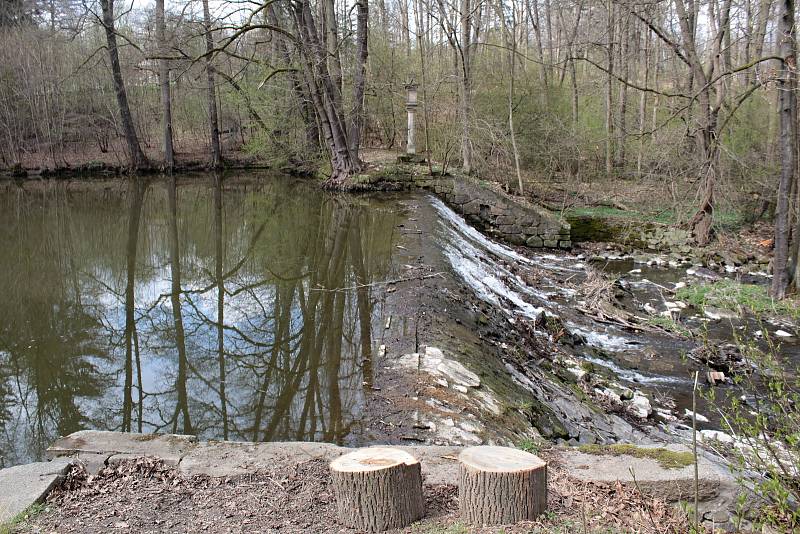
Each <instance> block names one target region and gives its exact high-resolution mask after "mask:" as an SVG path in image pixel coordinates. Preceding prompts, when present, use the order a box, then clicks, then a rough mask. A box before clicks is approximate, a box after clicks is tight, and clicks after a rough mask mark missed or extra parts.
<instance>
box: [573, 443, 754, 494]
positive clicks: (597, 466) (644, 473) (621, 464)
mask: <svg viewBox="0 0 800 534" xmlns="http://www.w3.org/2000/svg"><path fill="white" fill-rule="evenodd" d="M637 448H640V449H648V448H650V449H652V448H655V447H653V446H639V447H637ZM661 448H664V449H667V450H669V451H674V452H680V453H691V450H690V449H689V448H688V447H685V446H683V445H664V446H662V447H661ZM560 460H561V461H562V462H563V464H564V466H565V467H566V468H567V471H568V472H569V474H570V476H571V477H573V478H575V479H577V480H579V481H581V482H616V481H619V482H621V483H623V484H628V485H634V484H635V485H636V486H637V487H638V488H639V489H640V490H641V492H642V493H644V494H647V495H651V496H654V497H658V498H660V499H664V500H665V501H667V502H680V501H691V500H693V499H694V464H693V463H692V464H691V465H686V466H683V467H679V468H666V467H663V466H662V465H660V464H659V462H658V461H657V460H655V459H652V458H638V457H634V456H629V455H626V454H611V453H609V454H587V453H584V452H581V450H580V449H564V450H562V451H561V454H560ZM634 477H635V481H634ZM738 490H739V488H738V485H737V484H736V480H735V478H734V477H733V475H732V474H731V473H730V472H729V471H727V470H726V469H724V468H723V467H722V466H721V465H719V464H717V463H714V462H712V461H710V460H709V459H707V458H705V457H704V456H703V455H702V454H700V459H699V462H698V493H699V497H700V501H703V502H710V501H716V500H718V499H721V500H730V501H731V502H733V501H734V500H735V497H736V494H737V492H738Z"/></svg>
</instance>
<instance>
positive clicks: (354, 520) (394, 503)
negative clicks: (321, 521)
mask: <svg viewBox="0 0 800 534" xmlns="http://www.w3.org/2000/svg"><path fill="white" fill-rule="evenodd" d="M330 469H331V478H332V481H333V489H334V494H335V496H336V508H337V511H338V513H339V518H340V520H341V521H342V523H343V524H344V525H346V526H348V527H350V528H354V529H358V530H361V531H367V532H381V531H384V530H388V529H392V528H402V527H405V526H407V525H409V524H411V523H413V522H414V521H416V520H418V519H420V518H421V517H422V516H423V515H424V513H425V501H424V499H423V496H422V469H421V465H420V463H419V460H417V459H416V458H414V457H413V456H412V455H410V454H408V453H407V452H405V451H402V450H400V449H393V448H388V447H367V448H364V449H359V450H357V451H355V452H351V453H349V454H345V455H344V456H340V457H339V458H337V459H336V460H334V461H333V462H331V465H330Z"/></svg>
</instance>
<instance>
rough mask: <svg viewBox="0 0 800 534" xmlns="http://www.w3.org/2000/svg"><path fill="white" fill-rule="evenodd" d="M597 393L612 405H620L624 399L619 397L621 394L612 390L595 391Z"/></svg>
mask: <svg viewBox="0 0 800 534" xmlns="http://www.w3.org/2000/svg"><path fill="white" fill-rule="evenodd" d="M595 392H596V393H597V394H598V395H600V396H602V397H605V398H607V399H608V400H609V401H611V403H612V404H619V403H621V402H622V398H621V397H620V396H619V393H617V392H616V391H614V390H612V389H608V388H605V389H595Z"/></svg>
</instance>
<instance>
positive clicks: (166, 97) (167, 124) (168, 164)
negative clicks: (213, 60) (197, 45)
mask: <svg viewBox="0 0 800 534" xmlns="http://www.w3.org/2000/svg"><path fill="white" fill-rule="evenodd" d="M156 44H157V45H158V55H159V56H160V57H159V59H158V83H159V85H160V86H161V106H162V114H163V116H162V121H163V123H164V124H163V126H164V167H165V169H166V170H167V171H168V172H171V171H172V169H173V167H175V149H174V148H173V146H172V97H171V95H170V82H169V63H168V60H167V59H166V57H165V56H166V55H167V39H166V28H165V22H164V0H156Z"/></svg>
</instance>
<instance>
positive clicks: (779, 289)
mask: <svg viewBox="0 0 800 534" xmlns="http://www.w3.org/2000/svg"><path fill="white" fill-rule="evenodd" d="M778 31H779V34H780V53H781V59H782V60H781V63H782V65H781V75H780V78H779V79H778V94H779V98H780V138H779V142H780V149H781V175H780V180H779V181H778V197H777V203H776V209H775V256H774V259H773V266H772V270H773V277H772V288H771V289H772V296H774V297H775V298H778V299H782V298H783V297H785V296H786V290H787V289H788V286H789V282H790V279H791V272H790V269H789V228H790V223H789V204H790V203H789V196H790V194H791V187H792V180H793V179H794V177H795V165H796V157H797V154H796V147H797V145H796V140H795V135H794V133H795V132H794V121H795V118H796V116H797V96H796V95H795V90H796V88H797V87H796V86H797V73H796V68H797V52H796V43H795V27H794V0H782V2H781V17H780V20H779V25H778Z"/></svg>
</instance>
